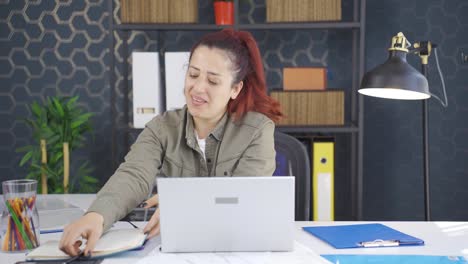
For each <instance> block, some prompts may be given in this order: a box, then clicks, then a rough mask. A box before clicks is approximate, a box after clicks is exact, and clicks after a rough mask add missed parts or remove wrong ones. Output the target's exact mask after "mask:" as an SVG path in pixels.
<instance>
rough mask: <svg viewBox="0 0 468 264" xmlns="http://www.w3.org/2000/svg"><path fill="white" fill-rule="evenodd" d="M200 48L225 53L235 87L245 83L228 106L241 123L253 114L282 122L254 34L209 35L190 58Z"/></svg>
mask: <svg viewBox="0 0 468 264" xmlns="http://www.w3.org/2000/svg"><path fill="white" fill-rule="evenodd" d="M199 46H206V47H208V48H217V49H221V50H224V51H226V52H227V54H228V56H229V58H230V59H231V62H232V64H233V71H234V78H233V84H236V83H239V82H240V81H243V83H244V84H243V88H242V90H241V92H240V93H239V95H238V96H237V98H236V99H235V100H230V101H229V103H228V106H227V111H228V112H229V114H230V115H232V116H233V117H234V119H236V120H238V119H241V118H242V117H243V116H244V115H245V114H247V112H250V111H254V112H259V113H262V114H264V115H266V116H268V117H269V118H270V119H271V120H273V121H274V122H277V121H279V119H280V118H281V117H282V116H283V114H282V113H281V110H280V104H279V103H278V101H276V100H274V99H273V98H271V97H270V96H268V94H267V87H266V81H265V73H264V70H263V64H262V57H261V56H260V51H259V49H258V46H257V42H256V41H255V39H254V38H253V36H252V34H250V33H249V32H246V31H236V30H233V29H230V28H228V29H223V30H221V31H218V32H214V33H210V34H207V35H205V36H204V37H203V38H202V39H201V40H200V41H199V42H198V43H196V44H195V45H194V46H193V47H192V52H191V54H193V51H194V50H195V49H196V48H197V47H199Z"/></svg>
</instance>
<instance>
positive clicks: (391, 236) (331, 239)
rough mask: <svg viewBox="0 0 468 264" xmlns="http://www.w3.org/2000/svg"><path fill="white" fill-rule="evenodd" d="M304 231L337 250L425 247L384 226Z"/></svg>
mask: <svg viewBox="0 0 468 264" xmlns="http://www.w3.org/2000/svg"><path fill="white" fill-rule="evenodd" d="M303 229H304V230H305V231H306V232H308V233H310V234H312V235H314V236H316V237H318V238H320V239H321V240H323V241H325V242H327V243H328V244H330V245H332V246H333V247H335V248H337V249H343V248H359V247H391V246H394V247H395V246H422V245H424V241H423V240H421V239H419V238H416V237H413V236H410V235H407V234H405V233H402V232H400V231H398V230H395V229H393V228H390V227H388V226H386V225H382V224H357V225H337V226H313V227H303Z"/></svg>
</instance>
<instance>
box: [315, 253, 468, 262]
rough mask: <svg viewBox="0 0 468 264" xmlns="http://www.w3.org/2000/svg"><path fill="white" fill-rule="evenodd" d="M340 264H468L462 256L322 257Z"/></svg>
mask: <svg viewBox="0 0 468 264" xmlns="http://www.w3.org/2000/svg"><path fill="white" fill-rule="evenodd" d="M322 256H323V257H324V258H326V259H328V260H329V261H331V262H332V263H340V264H394V263H398V264H468V260H467V259H466V258H464V257H461V256H428V255H322Z"/></svg>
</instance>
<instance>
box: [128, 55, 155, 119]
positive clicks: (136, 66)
mask: <svg viewBox="0 0 468 264" xmlns="http://www.w3.org/2000/svg"><path fill="white" fill-rule="evenodd" d="M132 59H133V65H132V66H133V67H132V76H133V126H134V127H135V128H144V127H145V125H146V123H148V122H149V121H150V120H151V119H153V117H155V116H157V115H159V114H160V113H161V111H162V100H161V99H162V98H161V91H160V90H161V78H160V76H161V73H160V71H159V54H158V53H157V52H133V53H132Z"/></svg>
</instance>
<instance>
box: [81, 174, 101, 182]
mask: <svg viewBox="0 0 468 264" xmlns="http://www.w3.org/2000/svg"><path fill="white" fill-rule="evenodd" d="M83 180H84V181H85V182H86V183H98V182H99V180H98V179H96V178H94V177H91V176H83Z"/></svg>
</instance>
